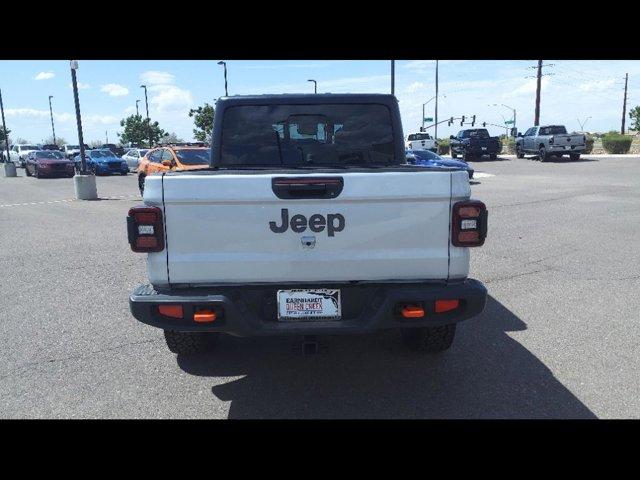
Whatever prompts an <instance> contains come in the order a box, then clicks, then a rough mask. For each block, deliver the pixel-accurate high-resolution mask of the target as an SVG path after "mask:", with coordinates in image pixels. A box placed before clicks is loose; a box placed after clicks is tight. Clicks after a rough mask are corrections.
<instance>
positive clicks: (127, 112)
mask: <svg viewBox="0 0 640 480" xmlns="http://www.w3.org/2000/svg"><path fill="white" fill-rule="evenodd" d="M134 113H136V107H127V108H125V109H124V114H125V115H126V116H129V115H133V114H134Z"/></svg>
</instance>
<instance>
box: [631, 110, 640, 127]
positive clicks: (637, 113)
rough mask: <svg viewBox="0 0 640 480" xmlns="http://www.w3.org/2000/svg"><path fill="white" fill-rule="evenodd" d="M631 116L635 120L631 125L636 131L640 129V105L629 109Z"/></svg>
mask: <svg viewBox="0 0 640 480" xmlns="http://www.w3.org/2000/svg"><path fill="white" fill-rule="evenodd" d="M629 118H631V121H632V122H633V123H632V124H631V125H630V126H631V128H632V129H633V130H635V131H636V132H637V131H639V130H640V106H638V107H635V108H632V109H631V110H629Z"/></svg>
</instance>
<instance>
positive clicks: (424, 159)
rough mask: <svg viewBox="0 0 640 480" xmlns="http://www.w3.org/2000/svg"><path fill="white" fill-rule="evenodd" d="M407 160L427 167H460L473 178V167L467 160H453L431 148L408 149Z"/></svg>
mask: <svg viewBox="0 0 640 480" xmlns="http://www.w3.org/2000/svg"><path fill="white" fill-rule="evenodd" d="M407 161H408V162H409V163H411V164H413V165H422V166H425V167H450V168H459V169H460V170H464V171H466V172H467V173H468V174H469V178H473V168H471V167H470V166H469V164H468V163H466V162H461V161H460V160H451V159H448V158H442V157H441V156H440V155H438V154H436V153H433V152H430V151H429V150H407Z"/></svg>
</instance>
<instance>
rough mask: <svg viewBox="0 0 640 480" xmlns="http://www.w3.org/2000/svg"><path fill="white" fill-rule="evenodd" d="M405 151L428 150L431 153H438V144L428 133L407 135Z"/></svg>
mask: <svg viewBox="0 0 640 480" xmlns="http://www.w3.org/2000/svg"><path fill="white" fill-rule="evenodd" d="M405 147H406V148H407V150H429V151H432V152H437V151H438V143H437V142H436V140H435V138H433V137H431V135H429V134H428V133H425V132H419V133H410V134H409V135H407V140H406V142H405Z"/></svg>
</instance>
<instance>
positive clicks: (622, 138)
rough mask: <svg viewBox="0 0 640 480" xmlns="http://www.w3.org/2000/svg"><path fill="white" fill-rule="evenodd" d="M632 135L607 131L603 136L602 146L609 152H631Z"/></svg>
mask: <svg viewBox="0 0 640 480" xmlns="http://www.w3.org/2000/svg"><path fill="white" fill-rule="evenodd" d="M631 140H632V139H631V137H630V136H628V135H620V134H619V133H607V134H606V135H605V136H603V137H602V147H603V148H604V151H605V152H607V153H629V149H630V148H631Z"/></svg>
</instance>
